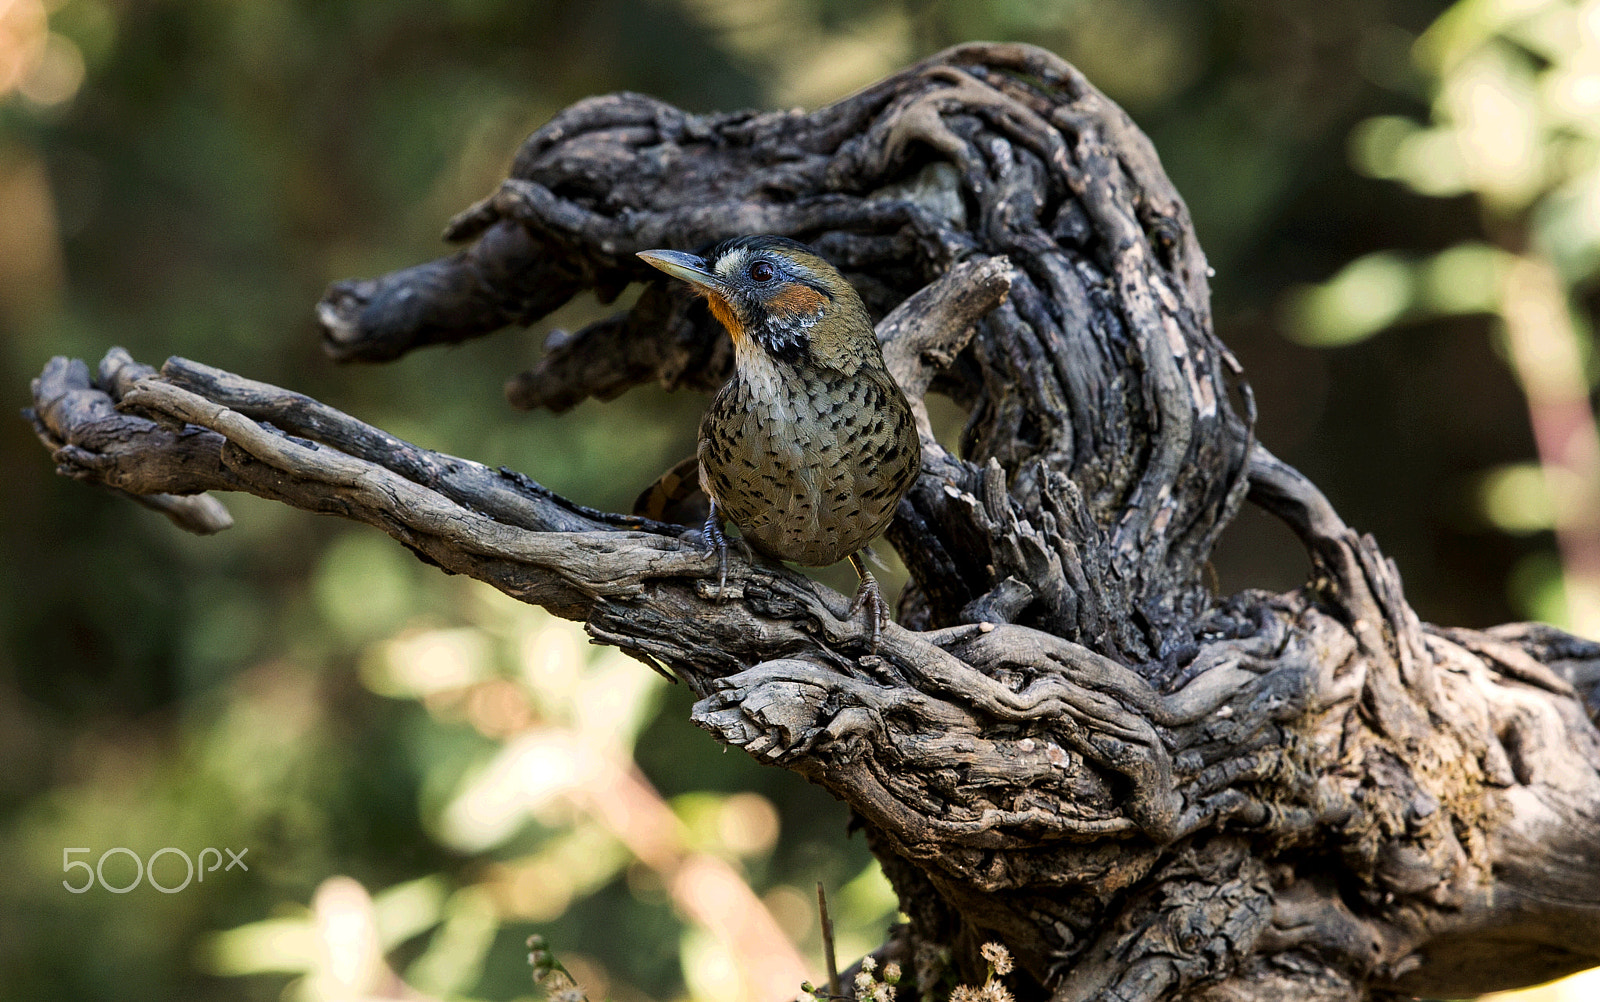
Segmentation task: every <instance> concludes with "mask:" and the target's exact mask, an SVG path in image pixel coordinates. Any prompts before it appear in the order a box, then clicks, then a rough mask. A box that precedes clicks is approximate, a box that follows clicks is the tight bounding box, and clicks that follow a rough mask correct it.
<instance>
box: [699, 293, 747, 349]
mask: <svg viewBox="0 0 1600 1002" xmlns="http://www.w3.org/2000/svg"><path fill="white" fill-rule="evenodd" d="M706 305H707V306H710V307H711V315H712V316H714V317H716V318H717V320H718V321H720V322H721V324H722V326H724V327H726V328H727V329H728V336H729V337H731V338H733V340H734V343H735V344H737V343H738V342H740V341H743V340H744V339H745V337H746V335H745V331H744V324H741V323H740V322H739V317H738V315H737V314H735V313H734V312H733V306H732V305H731V304H730V303H729V302H728V301H727V300H726V299H723V298H722V297H721V296H719V295H717V294H716V293H715V292H709V291H708V292H707V293H706Z"/></svg>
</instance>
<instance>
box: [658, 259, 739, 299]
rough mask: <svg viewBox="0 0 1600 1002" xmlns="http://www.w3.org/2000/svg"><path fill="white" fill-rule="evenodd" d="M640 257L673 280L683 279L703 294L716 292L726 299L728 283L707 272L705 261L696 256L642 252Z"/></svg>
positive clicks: (718, 276)
mask: <svg viewBox="0 0 1600 1002" xmlns="http://www.w3.org/2000/svg"><path fill="white" fill-rule="evenodd" d="M639 257H640V258H642V259H643V260H644V262H645V263H646V264H648V265H650V266H652V267H655V268H660V269H661V270H662V271H664V272H666V273H667V274H669V275H671V276H672V277H673V278H681V279H683V280H684V281H685V282H688V283H689V284H690V285H692V286H694V287H695V288H696V289H698V290H700V291H701V292H714V293H716V294H717V295H718V296H720V297H722V298H723V299H726V298H727V297H728V292H729V288H728V283H727V282H726V281H725V280H724V279H723V278H722V277H721V276H720V275H717V274H716V273H715V272H712V271H708V270H706V263H705V261H703V260H701V259H700V258H699V257H697V256H695V255H694V254H685V253H684V252H683V251H675V250H647V251H640V252H639Z"/></svg>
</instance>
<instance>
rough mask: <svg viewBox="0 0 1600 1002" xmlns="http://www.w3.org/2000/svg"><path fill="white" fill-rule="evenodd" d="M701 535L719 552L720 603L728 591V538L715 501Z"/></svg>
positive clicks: (718, 588)
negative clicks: (723, 530)
mask: <svg viewBox="0 0 1600 1002" xmlns="http://www.w3.org/2000/svg"><path fill="white" fill-rule="evenodd" d="M700 534H701V535H702V536H704V537H705V539H706V542H708V543H710V544H711V548H712V549H713V550H715V551H716V552H717V596H716V600H717V601H718V602H720V601H722V599H723V598H724V596H726V595H727V591H728V537H727V536H724V535H723V534H722V515H721V513H719V512H718V511H717V503H716V502H715V501H712V502H711V514H709V515H707V516H706V524H705V525H704V526H702V527H701V529H700Z"/></svg>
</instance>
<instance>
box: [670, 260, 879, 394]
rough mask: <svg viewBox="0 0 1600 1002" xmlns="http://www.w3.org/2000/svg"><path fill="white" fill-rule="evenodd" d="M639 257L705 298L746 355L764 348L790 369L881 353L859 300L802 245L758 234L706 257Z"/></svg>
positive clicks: (849, 362) (841, 364) (838, 364)
mask: <svg viewBox="0 0 1600 1002" xmlns="http://www.w3.org/2000/svg"><path fill="white" fill-rule="evenodd" d="M639 256H640V257H641V258H643V259H644V260H645V261H647V262H648V263H650V264H651V265H653V266H655V267H657V268H660V269H661V270H662V271H664V272H666V273H667V274H668V275H671V276H673V277H674V278H681V279H683V280H684V281H685V282H688V283H689V284H690V285H692V286H694V288H695V289H696V290H697V291H699V292H700V293H701V294H703V295H704V296H705V297H706V301H707V303H708V304H709V305H710V307H711V312H712V313H713V314H714V315H715V316H716V318H717V319H718V320H720V321H721V322H722V325H723V326H724V327H726V328H727V329H728V333H729V334H730V335H732V337H733V343H734V346H735V348H736V349H737V350H738V353H739V354H740V355H741V356H743V355H744V353H745V352H747V351H750V350H753V349H759V350H761V351H763V352H765V353H766V354H767V355H769V356H771V357H772V358H774V359H777V360H779V361H783V362H788V363H790V364H793V365H804V364H814V365H823V366H827V367H832V368H849V369H854V368H855V367H857V366H858V365H860V364H861V363H862V361H864V358H863V355H864V354H865V355H866V356H868V357H870V356H872V355H877V341H876V340H875V339H874V337H873V333H872V321H871V320H870V319H869V318H868V316H867V310H866V307H865V306H863V305H862V303H861V297H860V296H859V295H858V294H857V293H856V290H855V289H853V288H851V287H850V283H849V282H846V281H845V280H844V276H843V275H841V274H839V271H838V269H836V268H835V267H834V266H833V265H831V264H829V263H828V262H826V261H824V260H823V259H822V258H820V257H818V256H817V255H816V253H815V252H814V251H812V250H811V248H809V247H807V246H806V245H805V244H802V243H797V242H795V241H793V240H790V239H789V238H787V237H778V236H771V235H761V236H748V237H735V238H734V239H732V240H725V241H723V242H722V243H720V244H718V245H717V246H715V247H713V248H712V249H711V250H710V251H709V252H707V253H706V254H705V255H704V256H702V255H699V254H687V253H684V252H683V251H673V250H649V251H640V252H639ZM878 357H880V358H881V355H878Z"/></svg>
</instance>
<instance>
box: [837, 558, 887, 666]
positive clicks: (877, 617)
mask: <svg viewBox="0 0 1600 1002" xmlns="http://www.w3.org/2000/svg"><path fill="white" fill-rule="evenodd" d="M850 565H851V566H852V567H854V568H855V569H856V573H857V574H859V575H860V576H861V584H860V586H858V587H857V588H856V597H855V598H854V599H853V600H851V602H850V611H849V612H848V613H847V614H846V615H845V618H846V619H854V618H855V617H856V613H858V612H860V611H861V610H862V609H866V610H867V620H868V622H870V623H871V624H872V644H871V646H870V647H868V648H867V650H868V651H869V652H870V653H872V654H876V653H878V640H879V638H881V637H882V636H883V626H884V624H885V623H887V622H889V603H888V602H885V601H884V600H883V589H882V588H879V587H878V579H877V578H875V577H873V576H872V572H871V571H869V570H867V568H866V565H865V564H863V563H862V562H861V556H860V555H859V554H855V553H852V554H850Z"/></svg>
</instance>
